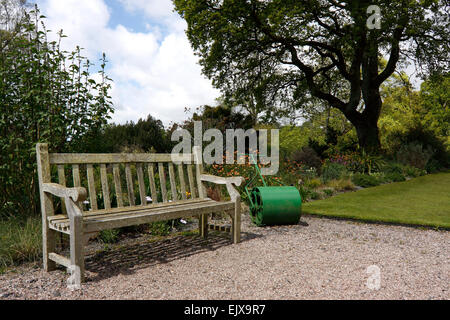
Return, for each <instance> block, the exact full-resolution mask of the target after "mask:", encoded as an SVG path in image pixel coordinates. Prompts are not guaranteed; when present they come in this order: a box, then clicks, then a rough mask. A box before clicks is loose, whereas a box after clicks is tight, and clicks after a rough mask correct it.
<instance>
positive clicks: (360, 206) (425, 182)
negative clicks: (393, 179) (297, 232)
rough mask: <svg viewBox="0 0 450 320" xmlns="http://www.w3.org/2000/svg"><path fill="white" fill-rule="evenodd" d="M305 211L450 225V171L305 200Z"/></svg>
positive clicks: (322, 214) (417, 223) (387, 220)
mask: <svg viewBox="0 0 450 320" xmlns="http://www.w3.org/2000/svg"><path fill="white" fill-rule="evenodd" d="M302 212H303V213H305V214H312V215H318V216H328V217H339V218H351V219H357V220H363V221H375V222H388V223H400V224H408V225H421V226H432V227H438V228H445V229H450V173H449V172H446V173H438V174H432V175H427V176H423V177H419V178H415V179H412V180H409V181H405V182H399V183H392V184H386V185H381V186H378V187H373V188H367V189H363V190H360V191H357V192H350V193H344V194H340V195H337V196H335V197H331V198H328V199H325V200H320V201H314V202H309V203H305V204H304V205H303V210H302Z"/></svg>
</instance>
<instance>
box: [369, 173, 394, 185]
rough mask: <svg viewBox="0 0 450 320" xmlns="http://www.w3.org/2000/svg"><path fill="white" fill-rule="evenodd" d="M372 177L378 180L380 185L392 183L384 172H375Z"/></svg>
mask: <svg viewBox="0 0 450 320" xmlns="http://www.w3.org/2000/svg"><path fill="white" fill-rule="evenodd" d="M370 176H371V177H374V178H375V179H377V180H378V183H379V184H382V183H385V182H390V180H389V179H386V174H385V173H384V172H374V173H372V174H370Z"/></svg>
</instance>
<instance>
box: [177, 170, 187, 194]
mask: <svg viewBox="0 0 450 320" xmlns="http://www.w3.org/2000/svg"><path fill="white" fill-rule="evenodd" d="M177 167H178V178H179V179H180V191H181V199H182V200H186V199H187V197H186V183H185V182H184V170H183V165H178V166H177Z"/></svg>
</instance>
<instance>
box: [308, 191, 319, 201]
mask: <svg viewBox="0 0 450 320" xmlns="http://www.w3.org/2000/svg"><path fill="white" fill-rule="evenodd" d="M309 197H310V198H311V199H312V200H318V199H320V193H318V192H317V191H310V192H309Z"/></svg>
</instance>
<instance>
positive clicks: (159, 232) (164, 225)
mask: <svg viewBox="0 0 450 320" xmlns="http://www.w3.org/2000/svg"><path fill="white" fill-rule="evenodd" d="M171 230H172V228H171V227H170V225H169V223H168V222H165V221H161V222H153V223H151V224H150V234H151V235H154V236H167V235H169V234H170V231H171Z"/></svg>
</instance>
